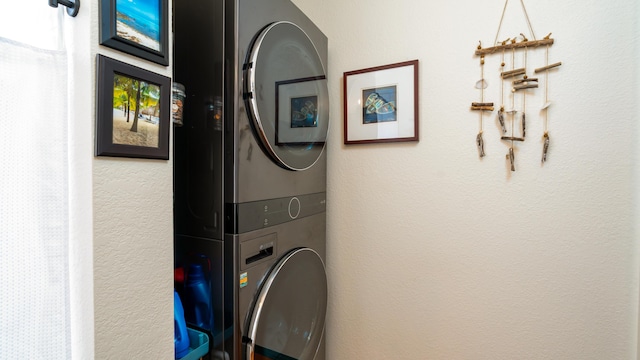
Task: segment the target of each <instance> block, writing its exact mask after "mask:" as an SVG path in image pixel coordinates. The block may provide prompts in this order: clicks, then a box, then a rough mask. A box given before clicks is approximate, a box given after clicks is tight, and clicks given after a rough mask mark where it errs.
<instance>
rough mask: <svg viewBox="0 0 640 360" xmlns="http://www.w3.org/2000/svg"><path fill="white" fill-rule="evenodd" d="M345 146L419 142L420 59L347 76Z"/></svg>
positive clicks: (349, 73) (357, 71) (347, 73)
mask: <svg viewBox="0 0 640 360" xmlns="http://www.w3.org/2000/svg"><path fill="white" fill-rule="evenodd" d="M343 81H344V143H345V144H361V143H375V142H397V141H418V60H412V61H406V62H402V63H396V64H391V65H384V66H378V67H373V68H368V69H362V70H355V71H349V72H345V73H344V78H343Z"/></svg>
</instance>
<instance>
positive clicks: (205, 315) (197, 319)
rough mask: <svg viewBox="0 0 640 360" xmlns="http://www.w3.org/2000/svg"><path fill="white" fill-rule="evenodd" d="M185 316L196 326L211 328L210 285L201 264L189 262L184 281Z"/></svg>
mask: <svg viewBox="0 0 640 360" xmlns="http://www.w3.org/2000/svg"><path fill="white" fill-rule="evenodd" d="M185 318H186V320H187V322H188V323H190V324H193V325H195V326H197V327H200V328H203V329H206V330H210V331H212V330H213V309H211V286H210V285H209V282H208V281H207V277H206V276H205V274H204V271H203V269H202V265H201V264H190V265H189V269H188V271H187V279H186V282H185Z"/></svg>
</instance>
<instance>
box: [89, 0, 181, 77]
mask: <svg viewBox="0 0 640 360" xmlns="http://www.w3.org/2000/svg"><path fill="white" fill-rule="evenodd" d="M136 3H137V4H138V5H136V6H131V7H128V6H129V2H128V1H127V0H100V45H104V46H107V47H110V48H112V49H116V50H119V51H122V52H125V53H127V54H130V55H134V56H137V57H139V58H142V59H146V60H149V61H152V62H154V63H157V64H160V65H165V66H166V65H169V47H168V36H169V35H168V34H169V32H168V24H169V22H168V19H169V15H168V12H169V9H168V0H138V1H137V2H136ZM156 3H157V6H158V8H157V9H156V8H155V4H156ZM119 5H120V6H121V7H122V8H121V9H120V10H121V11H119V9H118V6H119ZM141 5H144V6H141ZM145 9H151V10H149V11H145ZM156 10H157V13H156V12H155V11H156ZM128 12H130V13H128ZM129 19H130V20H132V21H128V20H129ZM133 20H135V21H133ZM132 24H135V25H132ZM136 27H137V28H136Z"/></svg>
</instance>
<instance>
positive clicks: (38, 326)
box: [0, 0, 71, 359]
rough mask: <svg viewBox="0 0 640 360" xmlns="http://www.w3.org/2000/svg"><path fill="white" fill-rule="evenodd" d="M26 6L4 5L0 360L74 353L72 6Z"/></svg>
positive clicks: (33, 0)
mask: <svg viewBox="0 0 640 360" xmlns="http://www.w3.org/2000/svg"><path fill="white" fill-rule="evenodd" d="M0 2H8V1H6V0H1V1H0ZM19 3H20V6H21V7H23V8H24V9H28V11H25V12H18V13H16V12H14V11H11V10H9V9H11V7H10V6H9V5H10V4H8V3H7V4H4V5H5V6H4V9H5V10H4V11H2V12H0V167H1V168H0V266H1V270H0V359H69V358H71V345H70V344H71V341H70V337H71V335H70V320H69V319H70V313H69V269H68V264H69V254H68V246H69V220H68V218H69V205H68V203H69V200H68V193H69V187H68V183H69V178H68V149H67V144H68V139H67V127H68V114H67V93H68V89H67V71H68V70H67V62H68V59H67V54H66V51H65V49H64V45H63V41H62V36H61V34H60V31H59V29H60V27H61V17H62V16H63V15H62V14H63V12H64V10H63V9H64V8H63V7H60V8H59V9H54V8H51V7H49V6H48V3H47V1H46V0H21V1H20V2H19ZM12 4H14V5H15V4H16V3H15V2H12Z"/></svg>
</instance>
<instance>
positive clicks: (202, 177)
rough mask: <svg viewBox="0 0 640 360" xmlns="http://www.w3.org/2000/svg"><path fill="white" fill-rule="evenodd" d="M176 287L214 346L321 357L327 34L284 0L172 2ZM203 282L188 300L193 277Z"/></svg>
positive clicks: (243, 353) (268, 355)
mask: <svg viewBox="0 0 640 360" xmlns="http://www.w3.org/2000/svg"><path fill="white" fill-rule="evenodd" d="M173 6H174V20H173V27H174V29H173V30H174V63H173V66H174V81H175V82H178V83H181V84H183V85H184V86H185V89H186V99H185V103H184V116H183V119H184V120H183V123H184V125H183V126H181V127H176V128H175V131H174V169H175V170H174V171H175V174H174V194H175V210H174V212H175V267H176V269H177V271H176V274H184V278H183V277H182V275H181V276H178V277H177V279H176V280H177V281H176V288H177V290H178V292H179V294H180V295H181V297H182V298H183V300H182V302H183V304H184V306H185V314H186V315H187V323H188V325H189V326H190V327H193V328H195V329H198V330H201V331H205V332H207V333H208V334H209V337H210V348H211V351H210V353H209V354H208V356H207V358H209V359H301V360H306V359H319V360H322V359H324V358H325V356H324V338H325V334H324V323H325V314H326V308H327V278H326V273H325V265H324V264H325V254H326V251H325V234H326V230H325V224H326V216H325V209H326V200H325V199H326V197H325V191H326V153H325V152H324V148H325V140H326V136H327V131H328V126H329V103H328V90H327V79H326V69H327V67H326V66H327V38H326V37H325V36H324V35H323V34H322V32H321V31H320V30H319V29H318V28H317V27H316V26H315V25H314V24H313V23H312V22H311V21H310V20H309V19H308V18H307V17H306V16H305V15H304V14H303V13H302V12H301V11H300V10H299V9H298V8H297V7H296V6H295V5H294V4H292V3H291V2H290V1H289V0H189V1H174V2H173ZM196 278H197V280H198V281H200V285H202V282H204V285H205V286H204V287H200V289H203V288H204V289H206V293H207V295H209V296H205V299H202V298H200V299H192V298H190V296H192V294H191V295H190V292H189V286H190V285H189V284H190V281H191V282H193V281H195V280H194V279H196Z"/></svg>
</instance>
